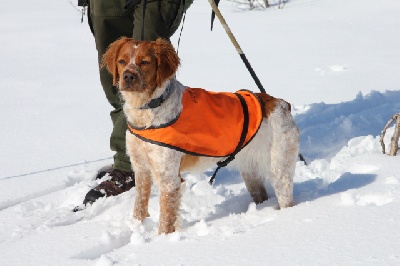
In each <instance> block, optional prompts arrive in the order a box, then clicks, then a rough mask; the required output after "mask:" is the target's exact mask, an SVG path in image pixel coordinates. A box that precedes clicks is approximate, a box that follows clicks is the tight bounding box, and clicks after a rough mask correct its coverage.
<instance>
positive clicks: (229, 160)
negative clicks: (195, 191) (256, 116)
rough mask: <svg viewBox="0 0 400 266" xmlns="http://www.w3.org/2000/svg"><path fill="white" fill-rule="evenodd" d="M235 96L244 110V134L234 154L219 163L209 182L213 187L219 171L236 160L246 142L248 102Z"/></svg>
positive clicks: (239, 96) (240, 96)
mask: <svg viewBox="0 0 400 266" xmlns="http://www.w3.org/2000/svg"><path fill="white" fill-rule="evenodd" d="M235 95H236V96H237V97H238V98H239V100H240V104H241V105H242V109H243V115H244V121H243V128H242V134H241V135H240V139H239V143H238V145H237V146H236V148H235V150H234V151H233V153H232V154H231V155H229V157H228V158H226V159H225V160H224V161H219V162H218V163H217V166H218V167H217V169H215V172H214V174H213V175H212V177H211V178H210V181H209V183H210V185H212V183H213V182H214V179H215V176H216V175H217V173H218V171H219V169H221V168H222V167H225V166H227V165H228V164H229V163H230V162H232V161H233V160H234V159H235V156H236V154H238V153H239V152H240V151H241V150H242V147H243V144H244V141H245V140H246V136H247V131H248V128H249V109H248V108H247V103H246V100H245V99H244V98H243V97H242V95H239V94H238V93H235Z"/></svg>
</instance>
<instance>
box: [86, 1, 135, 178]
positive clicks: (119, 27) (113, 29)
mask: <svg viewBox="0 0 400 266" xmlns="http://www.w3.org/2000/svg"><path fill="white" fill-rule="evenodd" d="M125 1H126V0H90V14H89V15H90V19H91V23H92V28H93V33H94V37H95V42H96V49H97V52H98V62H99V71H100V81H101V85H102V87H103V90H104V93H105V95H106V97H107V100H108V102H109V103H110V104H111V105H112V106H113V108H114V110H113V111H112V112H111V113H110V115H111V120H112V123H113V131H112V133H111V136H110V148H111V150H112V151H115V155H114V169H119V170H122V171H126V172H128V171H132V169H131V165H130V161H129V158H128V156H127V155H126V148H125V132H126V130H127V126H126V125H127V123H126V120H125V116H124V114H123V112H122V102H121V98H120V97H119V95H118V91H117V88H116V87H115V86H113V84H112V76H111V74H110V73H108V71H107V70H106V69H105V68H100V63H101V58H102V56H103V54H104V53H105V51H106V50H107V47H108V46H109V45H110V44H111V43H112V42H114V41H115V40H117V39H119V38H121V37H122V36H131V35H132V31H133V9H130V10H125V9H124V5H125Z"/></svg>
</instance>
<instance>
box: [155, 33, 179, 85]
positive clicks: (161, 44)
mask: <svg viewBox="0 0 400 266" xmlns="http://www.w3.org/2000/svg"><path fill="white" fill-rule="evenodd" d="M154 54H155V56H156V58H157V77H156V79H157V86H161V84H162V83H163V82H164V81H165V80H167V79H168V78H170V77H171V76H172V75H174V74H175V72H176V71H177V70H178V67H179V64H180V60H179V57H178V54H177V53H176V52H175V49H174V47H173V46H172V44H171V43H170V42H168V41H166V40H163V39H161V38H158V39H157V40H156V42H155V44H154Z"/></svg>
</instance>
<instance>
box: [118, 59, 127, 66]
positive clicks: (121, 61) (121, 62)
mask: <svg viewBox="0 0 400 266" xmlns="http://www.w3.org/2000/svg"><path fill="white" fill-rule="evenodd" d="M118 63H119V64H121V65H126V62H125V60H124V59H121V60H119V61H118Z"/></svg>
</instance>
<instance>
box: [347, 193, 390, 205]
mask: <svg viewBox="0 0 400 266" xmlns="http://www.w3.org/2000/svg"><path fill="white" fill-rule="evenodd" d="M340 199H341V203H342V204H343V205H348V206H352V205H356V206H362V207H364V206H382V205H385V204H388V203H391V202H393V201H394V199H395V197H394V196H393V194H392V193H390V192H388V193H383V194H380V193H368V194H364V195H362V194H353V193H351V192H343V193H341V194H340Z"/></svg>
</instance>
